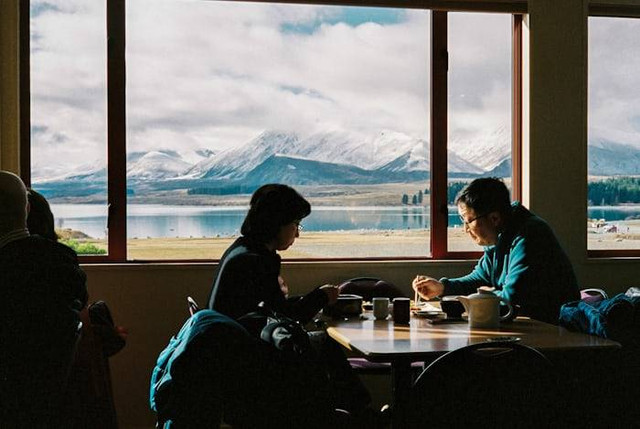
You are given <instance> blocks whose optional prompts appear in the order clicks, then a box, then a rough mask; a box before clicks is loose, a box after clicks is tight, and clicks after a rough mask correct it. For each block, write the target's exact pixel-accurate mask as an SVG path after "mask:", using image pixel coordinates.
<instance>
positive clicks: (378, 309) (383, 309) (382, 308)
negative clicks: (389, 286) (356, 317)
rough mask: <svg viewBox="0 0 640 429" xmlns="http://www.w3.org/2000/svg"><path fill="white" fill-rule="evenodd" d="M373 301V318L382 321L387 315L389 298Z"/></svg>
mask: <svg viewBox="0 0 640 429" xmlns="http://www.w3.org/2000/svg"><path fill="white" fill-rule="evenodd" d="M372 301H373V317H375V318H376V320H384V319H386V318H387V316H388V315H389V303H390V301H389V298H382V297H374V298H373V299H372Z"/></svg>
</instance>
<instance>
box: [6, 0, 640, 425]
mask: <svg viewBox="0 0 640 429" xmlns="http://www.w3.org/2000/svg"><path fill="white" fill-rule="evenodd" d="M586 1H587V0H563V1H557V0H530V1H529V8H530V15H529V17H528V19H527V26H528V30H529V34H528V35H527V37H526V39H525V40H529V46H528V49H527V51H528V52H529V57H528V59H527V60H526V61H525V63H526V64H527V68H528V74H527V76H525V86H526V87H528V88H530V93H529V96H528V98H527V100H528V103H527V106H525V110H526V112H525V113H526V118H528V119H527V122H526V123H525V126H524V128H525V130H529V131H530V134H529V136H528V138H526V148H525V154H524V157H525V160H526V162H525V166H526V167H525V190H524V200H525V202H526V203H527V205H528V206H529V207H531V208H532V209H533V210H534V211H536V212H538V213H539V214H541V215H542V216H543V217H545V218H546V219H548V220H549V221H550V223H551V224H552V226H553V227H554V229H555V230H556V232H557V233H558V235H559V237H560V239H561V241H562V243H563V244H564V245H565V247H566V248H567V250H568V253H569V254H570V257H571V259H572V261H573V263H574V266H575V269H576V273H577V275H578V278H579V281H580V284H581V285H583V286H584V287H588V286H603V287H604V288H605V289H606V290H607V291H609V293H617V292H620V291H624V290H625V289H626V288H627V287H629V286H634V285H638V284H639V283H640V282H638V280H637V276H638V273H639V272H640V261H638V260H636V259H624V258H618V259H607V260H588V259H587V257H586V249H585V248H586V234H585V225H586V206H585V204H586V202H585V197H584V196H585V192H586V180H585V177H586V119H585V118H586V116H585V109H586V97H587V94H586V72H587V70H586V37H587V34H586V30H587V29H586ZM603 2H604V1H600V2H599V3H603ZM18 3H19V2H18V0H0V166H2V168H12V169H14V171H16V168H17V165H18V162H19V158H18V154H17V148H18V138H19V137H18V135H17V133H16V132H15V130H17V121H18V111H19V106H18V102H17V99H16V93H17V85H18V79H17V75H16V64H17V56H18V44H17V28H16V24H15V23H16V22H18V20H17V9H18V7H17V6H18ZM624 3H625V4H627V5H637V6H640V2H638V1H635V0H634V1H629V0H625V1H624ZM7 129H8V131H7ZM11 130H13V131H11ZM557 183H563V187H562V188H563V189H562V191H561V190H560V187H559V186H557ZM558 202H561V203H558ZM472 265H473V262H472V261H468V262H431V261H429V262H427V261H425V262H419V261H413V262H402V263H397V262H395V263H394V262H389V263H382V262H380V263H319V264H311V263H295V264H285V266H284V275H285V276H286V277H287V281H288V283H289V285H290V287H291V288H292V293H296V292H305V291H307V290H310V289H311V288H313V287H314V286H316V285H319V284H322V283H325V282H333V283H335V282H338V281H340V280H342V279H347V278H350V277H354V276H359V275H373V276H378V277H381V278H384V279H387V280H389V281H392V282H394V283H396V284H397V285H399V286H400V287H402V288H403V289H404V290H405V291H407V292H409V284H410V281H411V279H412V277H413V276H414V275H415V274H416V273H418V272H420V273H425V274H431V275H433V276H436V277H439V276H443V275H452V276H453V275H458V274H462V273H464V272H466V271H468V270H469V268H470V267H471V266H472ZM84 268H85V270H86V271H87V274H88V277H89V290H90V293H91V299H92V300H97V299H104V300H106V301H107V302H108V303H109V305H110V307H111V308H112V310H113V315H114V318H115V320H116V322H117V323H119V324H121V325H124V326H126V327H127V328H128V329H129V331H130V337H129V342H128V345H127V347H126V348H125V349H124V350H123V351H122V352H120V353H119V354H118V355H116V356H114V357H113V358H112V360H111V366H112V375H113V384H114V391H115V400H116V405H117V409H118V415H119V420H120V422H121V427H123V428H133V427H149V428H150V427H153V423H154V422H153V416H152V414H151V413H150V412H149V411H148V401H147V394H148V380H149V375H150V371H151V369H152V366H153V363H154V361H155V358H156V357H157V354H158V352H159V351H160V350H161V349H162V348H163V347H164V346H165V344H166V343H167V341H168V340H169V338H170V336H171V335H173V334H174V333H175V332H176V330H177V329H178V328H179V327H180V326H181V324H182V323H183V322H184V320H185V319H186V316H187V308H186V303H185V298H186V296H187V295H191V296H193V297H194V298H196V300H198V301H199V302H201V303H204V301H205V299H206V297H207V294H208V290H209V286H210V283H211V279H212V276H213V270H214V265H213V264H202V265H180V264H174V265H159V264H148V265H126V266H86V267H84Z"/></svg>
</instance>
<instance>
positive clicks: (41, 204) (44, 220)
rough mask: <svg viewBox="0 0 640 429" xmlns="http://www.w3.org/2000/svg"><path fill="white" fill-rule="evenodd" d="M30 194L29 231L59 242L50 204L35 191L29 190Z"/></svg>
mask: <svg viewBox="0 0 640 429" xmlns="http://www.w3.org/2000/svg"><path fill="white" fill-rule="evenodd" d="M28 192H29V193H28V198H29V214H28V215H27V229H28V230H29V233H31V234H37V235H40V236H42V237H45V238H48V239H49V240H53V241H58V235H57V234H56V230H55V223H54V221H53V213H51V207H50V206H49V202H48V201H47V199H46V198H45V197H44V196H43V195H42V194H40V193H38V192H36V191H34V190H33V189H29V190H28Z"/></svg>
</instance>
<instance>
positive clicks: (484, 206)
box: [456, 177, 511, 216]
mask: <svg viewBox="0 0 640 429" xmlns="http://www.w3.org/2000/svg"><path fill="white" fill-rule="evenodd" d="M460 203H462V204H464V205H466V206H467V207H469V208H471V209H473V210H474V211H475V212H476V214H477V215H485V214H487V213H491V212H494V211H497V212H499V213H500V214H501V215H503V216H506V215H508V214H509V213H510V210H511V198H510V196H509V189H507V187H506V185H505V184H504V182H503V181H502V180H501V179H498V178H497V177H481V178H479V179H475V180H474V181H472V182H471V183H469V184H468V185H467V186H465V188H464V189H462V191H460V193H459V194H458V196H457V197H456V205H457V204H460Z"/></svg>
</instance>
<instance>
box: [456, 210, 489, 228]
mask: <svg viewBox="0 0 640 429" xmlns="http://www.w3.org/2000/svg"><path fill="white" fill-rule="evenodd" d="M488 214H489V213H485V214H481V215H480V216H476V217H474V218H473V219H471V220H469V221H466V220H464V218H463V217H462V216H460V215H458V217H459V218H460V222H462V225H463V226H469V225H471V224H472V223H473V222H475V221H477V220H478V219H481V218H483V217H485V216H486V215H488Z"/></svg>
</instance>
